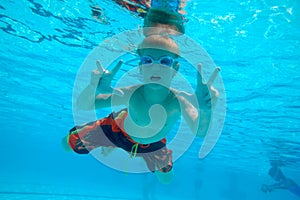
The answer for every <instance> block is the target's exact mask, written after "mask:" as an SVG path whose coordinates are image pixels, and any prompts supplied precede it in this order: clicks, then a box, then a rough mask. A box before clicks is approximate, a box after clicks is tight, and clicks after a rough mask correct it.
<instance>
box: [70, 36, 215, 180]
mask: <svg viewBox="0 0 300 200" xmlns="http://www.w3.org/2000/svg"><path fill="white" fill-rule="evenodd" d="M137 53H138V55H139V57H140V63H139V66H138V67H139V69H140V73H141V75H142V77H143V83H142V84H139V85H132V86H128V87H124V88H115V89H114V92H113V91H112V90H113V89H112V88H111V80H112V79H113V77H114V75H115V74H116V73H117V71H118V70H119V69H120V67H121V65H122V61H120V62H119V63H118V64H117V65H116V66H115V67H114V68H113V69H112V70H111V71H110V72H109V71H107V70H105V69H104V68H103V67H102V66H101V64H100V62H99V61H97V70H95V71H94V72H93V73H92V76H91V82H90V84H89V85H88V86H87V87H86V88H85V89H84V90H83V91H82V92H81V94H80V95H79V97H78V99H77V106H78V108H80V109H85V110H90V109H95V108H96V109H100V108H105V107H111V105H112V103H113V105H123V106H124V107H125V108H124V109H122V110H119V111H116V112H113V113H111V114H109V115H108V117H105V118H103V119H100V120H97V121H94V122H90V123H88V124H85V125H82V126H75V127H74V128H72V129H71V130H70V132H69V134H68V136H67V137H66V138H65V140H64V141H65V142H67V143H68V145H69V146H70V147H71V148H72V149H73V150H74V151H75V152H77V153H79V154H87V153H89V152H90V151H92V150H93V149H95V148H97V147H100V146H104V147H111V148H115V147H118V148H122V149H124V150H125V151H127V152H129V153H130V154H131V155H132V156H133V157H134V156H141V157H142V158H143V159H144V160H145V162H146V164H147V167H148V168H149V170H150V171H152V172H154V173H155V174H156V175H157V176H158V178H159V180H160V181H161V182H163V183H168V182H170V181H171V180H172V177H173V171H172V166H173V163H172V151H171V150H170V149H168V148H167V147H166V143H167V142H166V135H167V134H168V133H169V132H170V131H171V130H172V129H173V128H174V124H175V122H176V121H177V120H178V119H179V118H180V117H181V116H183V118H184V119H185V120H186V122H187V124H188V125H189V127H190V129H191V130H192V132H194V133H195V134H197V135H198V136H200V137H203V136H205V134H206V131H207V129H208V126H209V121H210V117H211V109H212V106H214V104H215V100H216V96H217V95H218V93H217V91H216V90H215V89H214V88H213V87H212V86H211V84H212V83H213V81H214V79H215V78H216V76H217V73H218V71H219V69H216V71H215V72H214V73H213V75H212V77H211V78H210V80H209V81H208V83H207V84H204V83H203V82H202V76H201V74H198V76H197V77H198V81H197V88H196V92H195V94H189V93H186V92H184V91H178V90H176V89H174V88H171V87H170V85H171V82H172V79H173V77H174V76H176V73H177V71H178V70H179V63H178V61H177V58H178V57H179V56H180V51H179V48H178V46H177V44H176V43H175V42H174V40H173V39H171V38H169V37H166V36H161V35H151V36H148V37H146V38H145V39H144V40H143V41H142V43H141V44H140V45H139V46H138V50H137ZM199 68H201V65H199ZM96 90H97V91H100V93H99V94H97V95H96V97H95V91H96ZM198 105H199V108H198ZM104 149H105V148H104Z"/></svg>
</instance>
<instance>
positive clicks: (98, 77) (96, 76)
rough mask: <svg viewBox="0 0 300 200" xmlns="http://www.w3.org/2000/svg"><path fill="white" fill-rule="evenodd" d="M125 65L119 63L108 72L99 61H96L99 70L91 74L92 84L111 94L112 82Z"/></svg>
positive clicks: (121, 62)
mask: <svg viewBox="0 0 300 200" xmlns="http://www.w3.org/2000/svg"><path fill="white" fill-rule="evenodd" d="M122 64H123V61H122V60H121V61H119V62H118V64H117V65H116V66H115V67H114V68H113V69H112V70H111V71H108V70H106V69H105V68H103V67H102V65H101V63H100V61H99V60H97V61H96V65H97V69H95V70H93V72H92V74H91V82H90V84H91V85H93V86H96V87H98V89H99V90H100V91H101V92H111V91H112V88H111V81H112V79H113V78H114V76H115V75H116V73H117V72H118V71H119V69H120V68H121V66H122Z"/></svg>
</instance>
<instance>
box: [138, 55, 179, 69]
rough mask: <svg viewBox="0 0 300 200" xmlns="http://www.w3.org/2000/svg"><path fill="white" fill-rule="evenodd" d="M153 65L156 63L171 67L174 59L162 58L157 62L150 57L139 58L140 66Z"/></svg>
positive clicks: (169, 57)
mask: <svg viewBox="0 0 300 200" xmlns="http://www.w3.org/2000/svg"><path fill="white" fill-rule="evenodd" d="M154 63H158V64H161V65H163V66H167V67H172V65H173V63H174V58H172V57H171V56H162V57H161V58H160V59H159V60H154V59H153V58H152V57H151V56H142V57H141V64H142V65H152V64H154Z"/></svg>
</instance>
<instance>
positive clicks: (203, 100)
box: [196, 64, 221, 110]
mask: <svg viewBox="0 0 300 200" xmlns="http://www.w3.org/2000/svg"><path fill="white" fill-rule="evenodd" d="M220 70H221V69H220V67H217V68H216V69H215V71H214V72H213V74H212V75H211V77H210V78H209V80H208V81H207V83H204V82H203V78H202V77H203V76H202V65H201V64H199V65H198V75H197V88H196V96H197V99H198V104H199V107H200V109H201V110H209V109H211V107H212V106H214V105H215V103H216V101H217V98H218V96H219V92H218V90H217V89H215V88H214V87H213V86H212V84H213V82H214V81H215V79H216V77H217V76H218V73H219V71H220Z"/></svg>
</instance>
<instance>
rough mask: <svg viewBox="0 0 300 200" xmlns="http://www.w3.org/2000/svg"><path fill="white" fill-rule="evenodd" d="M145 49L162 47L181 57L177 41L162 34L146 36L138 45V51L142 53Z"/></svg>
mask: <svg viewBox="0 0 300 200" xmlns="http://www.w3.org/2000/svg"><path fill="white" fill-rule="evenodd" d="M144 49H161V50H165V51H168V52H170V53H172V54H174V57H179V55H180V51H179V47H178V45H177V44H176V42H175V41H174V40H173V39H171V38H169V37H167V36H162V35H151V36H149V37H146V38H145V39H144V40H143V41H142V42H141V43H140V44H139V46H138V49H137V53H138V54H139V55H141V54H142V53H143V50H144Z"/></svg>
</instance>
